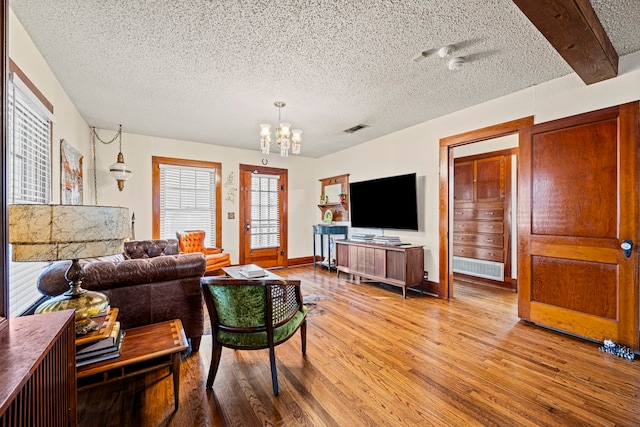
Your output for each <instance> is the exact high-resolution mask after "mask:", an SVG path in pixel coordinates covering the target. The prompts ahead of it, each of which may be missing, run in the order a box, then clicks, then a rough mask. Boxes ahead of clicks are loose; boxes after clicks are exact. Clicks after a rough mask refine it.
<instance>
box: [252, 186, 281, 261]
mask: <svg viewBox="0 0 640 427" xmlns="http://www.w3.org/2000/svg"><path fill="white" fill-rule="evenodd" d="M278 179H279V177H278V176H277V175H261V174H253V175H251V249H261V248H273V247H279V246H280V212H279V204H280V203H279V197H280V194H279V191H278Z"/></svg>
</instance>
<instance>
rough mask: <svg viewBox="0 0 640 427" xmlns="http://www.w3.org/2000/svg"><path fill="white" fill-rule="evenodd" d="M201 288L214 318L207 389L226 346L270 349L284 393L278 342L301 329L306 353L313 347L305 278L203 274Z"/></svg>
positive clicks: (273, 375)
mask: <svg viewBox="0 0 640 427" xmlns="http://www.w3.org/2000/svg"><path fill="white" fill-rule="evenodd" d="M200 286H201V288H202V293H203V294H204V299H205V302H206V304H207V310H208V311H209V318H210V319H211V329H212V336H213V347H212V355H211V368H210V369H209V377H208V378H207V388H209V389H210V388H212V387H213V381H214V380H215V378H216V373H217V371H218V366H219V364H220V357H221V354H222V347H229V348H233V349H237V350H257V349H266V348H268V349H269V359H270V361H271V380H272V381H273V394H274V395H275V396H277V395H278V375H277V372H276V355H275V346H277V345H279V344H282V343H283V342H285V341H286V340H288V339H289V338H291V336H293V334H294V333H295V332H296V331H297V330H298V328H299V329H300V337H301V338H302V354H303V355H304V354H306V351H307V348H306V347H307V320H306V316H307V308H306V307H305V306H304V305H303V304H302V294H301V293H300V281H299V280H260V279H231V278H223V277H203V278H201V279H200Z"/></svg>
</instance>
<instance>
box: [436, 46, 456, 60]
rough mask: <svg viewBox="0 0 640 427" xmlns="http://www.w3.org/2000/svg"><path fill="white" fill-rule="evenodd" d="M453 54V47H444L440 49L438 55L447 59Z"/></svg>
mask: <svg viewBox="0 0 640 427" xmlns="http://www.w3.org/2000/svg"><path fill="white" fill-rule="evenodd" d="M452 53H453V46H442V47H441V48H440V49H438V55H439V56H440V58H446V57H447V56H449V55H451V54H452Z"/></svg>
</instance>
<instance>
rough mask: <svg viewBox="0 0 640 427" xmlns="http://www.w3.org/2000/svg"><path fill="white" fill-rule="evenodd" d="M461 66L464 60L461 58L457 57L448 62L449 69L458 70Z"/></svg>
mask: <svg viewBox="0 0 640 427" xmlns="http://www.w3.org/2000/svg"><path fill="white" fill-rule="evenodd" d="M462 64H464V58H463V57H461V56H457V57H455V58H452V59H450V60H449V69H450V70H457V69H458V68H460V67H462Z"/></svg>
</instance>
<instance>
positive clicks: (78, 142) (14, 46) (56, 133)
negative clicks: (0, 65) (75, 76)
mask: <svg viewBox="0 0 640 427" xmlns="http://www.w3.org/2000/svg"><path fill="white" fill-rule="evenodd" d="M9 57H10V58H11V59H12V60H13V61H14V62H15V63H16V65H17V66H18V67H19V68H20V69H21V70H22V71H23V72H24V73H25V74H26V76H27V77H28V78H29V80H31V82H32V83H33V84H35V86H36V87H37V88H38V90H39V91H40V92H42V94H43V95H44V96H45V97H46V98H47V100H48V101H49V102H51V104H53V114H54V123H53V135H52V136H53V137H52V141H53V147H52V148H53V150H52V160H53V166H52V171H51V172H52V182H51V184H52V201H53V202H54V203H60V140H61V139H66V140H67V142H68V143H69V144H71V145H73V146H74V147H75V148H76V149H77V150H78V151H80V153H81V154H83V155H84V182H83V187H84V203H85V204H89V203H90V201H91V200H93V187H92V186H90V185H89V181H88V173H87V172H88V167H89V158H90V151H89V127H88V126H87V123H86V122H85V121H84V119H83V118H82V116H81V115H80V113H79V112H78V110H77V109H76V107H75V106H74V105H73V102H71V100H70V99H69V97H68V96H67V94H66V92H65V91H64V89H62V86H60V83H59V82H58V80H57V79H56V76H55V75H54V74H53V73H52V72H51V70H50V69H49V66H48V65H47V63H46V61H45V60H44V58H43V57H42V55H41V54H40V52H39V51H38V49H36V47H35V45H34V44H33V41H32V40H31V37H29V35H28V34H27V32H26V31H25V30H24V27H23V26H22V24H21V23H20V21H18V18H16V15H15V14H14V13H13V11H12V10H10V11H9Z"/></svg>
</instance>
